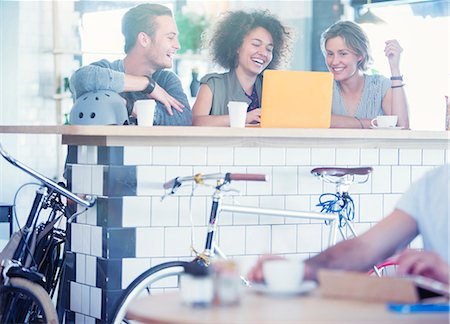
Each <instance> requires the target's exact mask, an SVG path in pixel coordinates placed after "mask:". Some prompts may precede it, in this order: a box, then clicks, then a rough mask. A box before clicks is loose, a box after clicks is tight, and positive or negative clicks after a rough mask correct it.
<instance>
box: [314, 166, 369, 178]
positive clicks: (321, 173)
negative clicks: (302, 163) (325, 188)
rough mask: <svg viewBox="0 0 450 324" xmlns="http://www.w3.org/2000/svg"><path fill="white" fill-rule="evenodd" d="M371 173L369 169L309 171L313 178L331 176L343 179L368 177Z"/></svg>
mask: <svg viewBox="0 0 450 324" xmlns="http://www.w3.org/2000/svg"><path fill="white" fill-rule="evenodd" d="M372 171H373V168H371V167H363V168H328V167H324V168H315V169H312V170H311V174H313V175H315V176H331V177H343V176H346V175H368V174H370V173H371V172H372Z"/></svg>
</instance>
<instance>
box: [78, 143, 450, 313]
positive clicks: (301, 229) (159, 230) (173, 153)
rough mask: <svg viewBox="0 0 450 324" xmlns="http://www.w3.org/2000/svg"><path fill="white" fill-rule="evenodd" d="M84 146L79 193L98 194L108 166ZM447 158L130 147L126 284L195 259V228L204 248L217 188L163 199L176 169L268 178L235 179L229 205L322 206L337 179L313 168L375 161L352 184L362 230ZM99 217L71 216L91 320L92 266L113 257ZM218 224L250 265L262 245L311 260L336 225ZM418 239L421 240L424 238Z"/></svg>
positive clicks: (83, 301) (245, 219)
mask: <svg viewBox="0 0 450 324" xmlns="http://www.w3.org/2000/svg"><path fill="white" fill-rule="evenodd" d="M78 153H79V154H80V155H81V156H82V157H81V160H79V162H78V164H77V165H74V166H73V168H72V174H73V189H74V191H76V192H79V193H90V191H95V192H99V190H100V183H102V181H103V172H102V170H103V167H99V166H96V165H94V164H95V162H96V161H97V156H96V151H95V150H92V149H91V148H90V147H84V148H79V151H78ZM91 155H95V156H91ZM449 162H450V154H449V150H441V149H423V150H416V149H377V148H364V149H355V148H349V149H347V148H338V149H336V148H270V147H264V148H257V147H236V148H230V147H125V148H124V164H126V165H130V166H136V177H137V188H136V197H134V196H128V197H124V198H123V206H122V226H123V227H132V228H136V250H135V256H136V257H135V258H125V259H123V260H122V261H123V263H122V283H121V287H122V288H125V287H126V286H127V285H128V284H129V283H130V282H131V281H132V280H133V279H134V278H136V276H138V275H139V274H140V273H141V272H143V271H144V270H146V269H148V268H149V267H150V266H153V265H156V264H159V263H161V262H166V261H172V260H180V259H182V260H189V259H190V258H191V257H192V252H191V250H190V245H191V229H193V231H194V237H195V241H194V247H195V248H196V249H198V250H201V249H202V248H203V246H204V241H205V235H206V224H207V218H208V216H209V212H210V205H211V194H212V191H213V189H212V188H211V187H199V188H197V189H196V190H195V192H194V195H193V197H190V196H191V191H192V187H191V186H187V187H185V188H181V189H180V190H179V191H178V194H177V195H176V196H173V197H166V198H165V199H164V200H162V201H161V196H162V195H163V194H164V190H163V189H162V184H163V183H164V182H165V181H168V180H170V179H173V178H175V177H177V176H190V175H193V174H195V173H203V174H207V173H216V172H241V173H264V174H266V175H268V176H269V177H268V178H269V180H268V181H267V182H264V183H255V182H249V183H246V182H235V183H233V184H232V186H231V187H232V188H234V189H238V190H239V191H240V193H236V192H230V193H229V195H230V196H226V197H225V199H224V200H223V203H224V204H241V205H244V206H260V207H264V208H281V209H284V208H285V209H289V210H304V211H307V210H316V211H318V207H317V206H315V205H316V204H317V202H318V198H319V195H321V194H322V193H324V192H330V193H334V192H335V187H334V185H331V184H323V183H322V181H320V180H318V179H316V178H315V177H314V176H312V175H311V173H310V172H311V169H313V168H315V167H321V166H341V167H346V166H348V167H356V166H372V167H373V168H374V171H373V174H372V175H371V176H370V179H369V181H367V182H366V183H364V184H355V185H353V186H352V187H351V188H350V194H351V195H352V197H353V199H354V202H355V212H356V217H355V229H356V231H357V232H358V233H363V232H364V231H366V230H368V229H369V228H370V227H371V226H373V225H374V224H376V223H377V222H378V221H380V220H381V219H382V218H383V217H385V215H387V214H388V213H389V212H391V211H392V210H393V209H394V207H395V205H396V202H397V201H398V199H399V198H400V197H401V194H402V193H403V192H404V191H405V190H406V189H407V188H408V187H409V186H410V184H411V183H412V182H413V181H415V180H416V179H418V178H419V177H420V176H422V175H423V174H424V173H425V172H427V171H428V170H430V169H432V168H434V167H436V166H438V165H441V164H444V163H449ZM190 206H191V207H190ZM190 210H191V215H192V222H193V224H191V220H190V216H189V215H190V213H189V211H190ZM96 219H97V214H96V213H95V212H93V211H89V212H88V213H86V214H85V215H80V216H79V217H78V223H74V224H72V240H71V250H72V251H73V252H75V254H76V279H77V282H76V283H75V282H72V283H71V291H70V295H71V298H70V303H71V310H73V311H75V312H77V313H82V314H84V315H86V316H85V318H84V320H85V321H89V320H91V319H92V318H97V319H100V318H101V300H102V296H101V294H102V291H101V289H100V288H96V287H95V282H96V281H95V277H94V274H95V272H96V267H97V265H96V262H95V260H96V259H97V257H102V256H103V257H105V256H104V255H102V238H103V236H102V227H101V226H102V224H96ZM218 224H219V231H218V236H217V242H218V244H219V246H220V247H221V249H222V251H223V252H225V253H226V254H227V255H228V256H229V257H231V258H233V259H235V260H237V261H238V262H239V263H240V264H241V266H242V269H244V270H245V271H247V270H248V268H249V267H250V266H251V264H253V263H254V261H255V260H256V258H257V257H258V255H260V254H263V253H276V254H281V255H285V256H289V257H291V258H299V259H305V258H308V257H311V256H313V255H315V254H316V253H318V252H320V251H322V250H323V249H324V248H326V247H327V244H328V233H329V227H328V226H326V225H325V224H324V223H323V222H322V221H310V220H304V219H295V218H286V217H273V216H264V215H245V214H241V213H230V212H224V213H223V214H222V215H220V218H219V219H218ZM191 225H192V227H191ZM338 239H340V238H338ZM412 246H414V247H420V246H421V240H420V239H418V240H416V241H414V243H413V244H412ZM77 316H78V314H77Z"/></svg>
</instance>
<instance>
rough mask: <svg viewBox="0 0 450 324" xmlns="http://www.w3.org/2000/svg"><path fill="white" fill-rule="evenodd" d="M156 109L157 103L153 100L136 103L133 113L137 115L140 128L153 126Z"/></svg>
mask: <svg viewBox="0 0 450 324" xmlns="http://www.w3.org/2000/svg"><path fill="white" fill-rule="evenodd" d="M155 108H156V101H155V100H151V99H143V100H137V101H136V102H135V103H134V108H133V111H134V113H135V114H136V117H137V123H138V125H139V126H153V119H154V116H155Z"/></svg>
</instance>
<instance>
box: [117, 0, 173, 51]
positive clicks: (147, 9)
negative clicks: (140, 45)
mask: <svg viewBox="0 0 450 324" xmlns="http://www.w3.org/2000/svg"><path fill="white" fill-rule="evenodd" d="M158 16H172V11H171V10H170V9H169V8H167V7H165V6H162V5H159V4H155V3H143V4H140V5H138V6H136V7H133V8H131V9H130V10H128V11H127V12H126V13H125V15H124V16H123V18H122V34H123V36H124V37H125V46H124V51H125V53H128V52H129V51H130V50H131V49H132V48H133V47H134V45H135V44H136V39H137V36H138V34H139V33H140V32H144V33H146V34H147V35H149V36H150V37H151V36H153V35H154V34H155V31H156V24H155V18H156V17H158Z"/></svg>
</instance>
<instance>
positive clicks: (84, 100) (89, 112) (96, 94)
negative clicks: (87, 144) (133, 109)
mask: <svg viewBox="0 0 450 324" xmlns="http://www.w3.org/2000/svg"><path fill="white" fill-rule="evenodd" d="M69 122H70V124H71V125H128V111H127V107H126V104H125V100H124V99H123V98H122V97H121V96H120V95H119V94H118V93H116V92H114V91H109V90H97V91H93V92H88V93H85V94H83V95H82V96H80V97H79V98H78V99H77V100H76V101H75V103H74V105H73V107H72V110H71V111H70V116H69Z"/></svg>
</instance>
